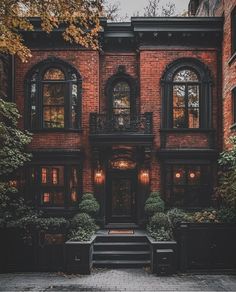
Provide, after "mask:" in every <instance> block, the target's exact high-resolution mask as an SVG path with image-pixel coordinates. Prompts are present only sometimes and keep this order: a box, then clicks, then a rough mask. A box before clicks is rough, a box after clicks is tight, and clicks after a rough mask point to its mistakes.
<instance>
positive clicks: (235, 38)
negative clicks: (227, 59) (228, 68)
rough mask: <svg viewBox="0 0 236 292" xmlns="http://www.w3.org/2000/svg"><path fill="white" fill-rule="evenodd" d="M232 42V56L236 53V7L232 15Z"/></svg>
mask: <svg viewBox="0 0 236 292" xmlns="http://www.w3.org/2000/svg"><path fill="white" fill-rule="evenodd" d="M231 42H232V55H233V54H234V53H236V7H234V9H233V11H232V13H231Z"/></svg>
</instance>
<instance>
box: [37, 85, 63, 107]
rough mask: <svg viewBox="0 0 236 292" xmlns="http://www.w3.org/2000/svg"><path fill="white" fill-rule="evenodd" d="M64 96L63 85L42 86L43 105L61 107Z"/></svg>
mask: <svg viewBox="0 0 236 292" xmlns="http://www.w3.org/2000/svg"><path fill="white" fill-rule="evenodd" d="M65 96H66V85H65V84H58V83H53V84H44V86H43V104H44V105H63V104H64V99H65Z"/></svg>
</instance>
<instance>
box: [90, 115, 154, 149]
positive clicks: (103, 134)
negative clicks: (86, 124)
mask: <svg viewBox="0 0 236 292" xmlns="http://www.w3.org/2000/svg"><path fill="white" fill-rule="evenodd" d="M90 139H91V141H92V142H95V143H96V142H97V143H99V142H102V143H104V142H107V143H116V142H117V141H119V143H122V142H125V143H134V142H135V143H149V144H150V143H151V142H152V140H153V134H152V113H149V112H147V113H144V114H140V115H135V116H131V115H128V114H115V115H112V116H109V115H108V114H100V113H91V114H90Z"/></svg>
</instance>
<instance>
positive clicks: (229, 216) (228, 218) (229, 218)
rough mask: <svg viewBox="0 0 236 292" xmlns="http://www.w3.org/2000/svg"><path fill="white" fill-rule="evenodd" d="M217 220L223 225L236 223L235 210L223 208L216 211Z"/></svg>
mask: <svg viewBox="0 0 236 292" xmlns="http://www.w3.org/2000/svg"><path fill="white" fill-rule="evenodd" d="M218 218H219V221H220V222H223V223H236V210H235V209H234V208H226V207H223V208H221V209H219V211H218Z"/></svg>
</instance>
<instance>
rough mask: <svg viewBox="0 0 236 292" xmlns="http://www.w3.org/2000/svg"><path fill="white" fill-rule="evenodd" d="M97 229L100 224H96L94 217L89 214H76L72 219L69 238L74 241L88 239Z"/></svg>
mask: <svg viewBox="0 0 236 292" xmlns="http://www.w3.org/2000/svg"><path fill="white" fill-rule="evenodd" d="M97 229H98V226H97V225H96V224H95V221H94V219H93V218H91V217H90V216H89V215H88V214H86V213H80V214H76V215H75V216H74V217H73V218H72V220H71V228H70V232H69V234H68V238H69V240H74V241H88V240H90V239H91V237H92V235H93V234H94V233H95V232H96V230H97Z"/></svg>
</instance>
